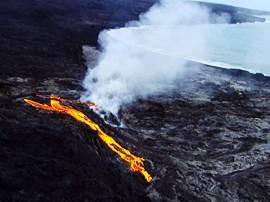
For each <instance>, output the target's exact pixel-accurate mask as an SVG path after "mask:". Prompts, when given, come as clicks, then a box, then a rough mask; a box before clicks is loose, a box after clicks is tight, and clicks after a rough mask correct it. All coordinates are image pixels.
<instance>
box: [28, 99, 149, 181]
mask: <svg viewBox="0 0 270 202" xmlns="http://www.w3.org/2000/svg"><path fill="white" fill-rule="evenodd" d="M24 101H25V102H26V103H28V104H29V105H31V106H33V107H35V108H38V109H43V110H48V111H53V112H58V113H62V114H67V115H69V116H71V117H73V118H74V119H76V120H77V121H79V122H81V123H84V124H86V125H87V126H89V127H90V128H91V129H92V130H93V131H97V133H98V136H99V137H100V139H101V140H102V141H103V142H104V143H105V144H106V145H107V146H108V147H109V148H110V149H111V150H112V151H113V152H115V153H116V154H118V156H120V158H121V159H123V160H124V161H126V162H128V163H129V167H130V170H131V171H133V172H138V173H141V174H142V175H143V176H144V178H145V180H146V181H147V182H151V181H152V177H151V175H150V174H149V173H148V172H147V171H146V170H145V168H144V158H142V157H138V156H135V155H134V154H132V153H131V152H130V151H129V150H127V149H125V148H123V147H122V146H121V145H120V144H118V143H117V142H116V141H115V140H114V139H113V138H112V137H111V136H109V135H107V134H106V133H105V132H104V131H103V130H102V129H101V128H100V127H99V125H98V124H96V123H95V122H93V121H92V120H91V119H90V118H89V117H87V116H86V115H85V114H84V113H82V112H80V111H79V110H77V109H74V108H72V107H69V106H65V105H62V104H61V103H63V102H65V101H67V102H71V103H76V104H78V101H71V100H67V99H63V98H60V97H57V96H51V100H50V104H51V105H46V104H41V103H38V102H35V101H32V100H29V99H24ZM86 105H88V106H89V107H96V105H95V104H94V103H86Z"/></svg>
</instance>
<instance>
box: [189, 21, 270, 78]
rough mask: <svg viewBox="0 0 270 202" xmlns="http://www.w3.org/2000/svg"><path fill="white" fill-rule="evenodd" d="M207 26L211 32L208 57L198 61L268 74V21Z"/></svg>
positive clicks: (269, 61) (269, 34)
mask: <svg viewBox="0 0 270 202" xmlns="http://www.w3.org/2000/svg"><path fill="white" fill-rule="evenodd" d="M207 26H208V28H207V29H209V31H210V33H213V34H212V35H208V38H207V41H208V53H207V57H201V58H200V56H198V57H197V59H198V61H201V62H203V63H207V64H211V65H215V66H220V67H225V68H239V69H245V70H248V71H250V72H253V73H263V74H266V75H270V57H269V53H270V23H244V24H236V25H228V24H223V25H207ZM194 58H196V55H195V56H194Z"/></svg>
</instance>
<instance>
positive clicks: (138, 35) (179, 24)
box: [82, 0, 209, 114]
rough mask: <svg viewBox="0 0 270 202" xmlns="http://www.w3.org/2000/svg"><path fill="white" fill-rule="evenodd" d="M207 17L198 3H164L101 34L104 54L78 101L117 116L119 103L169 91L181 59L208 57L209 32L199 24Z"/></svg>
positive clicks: (178, 73)
mask: <svg viewBox="0 0 270 202" xmlns="http://www.w3.org/2000/svg"><path fill="white" fill-rule="evenodd" d="M208 18H209V16H208V11H207V9H205V8H202V7H199V6H198V5H195V4H192V3H188V2H183V1H180V0H162V1H161V2H160V3H158V4H156V5H154V6H153V7H152V8H151V9H150V10H149V11H148V12H147V13H145V14H143V15H142V16H141V17H140V20H139V21H138V22H130V23H128V25H127V26H126V27H125V28H121V29H113V30H106V31H103V32H102V33H101V34H100V36H99V43H100V45H101V47H102V54H101V55H100V57H99V60H98V64H97V65H96V66H95V68H89V70H88V73H87V76H86V78H85V80H84V82H83V85H84V87H85V88H86V89H87V92H86V93H85V94H84V95H83V97H82V100H84V101H85V100H87V101H89V100H90V101H93V102H95V103H97V104H98V105H99V106H102V108H103V109H104V110H108V111H111V112H112V113H114V114H117V112H118V110H119V108H120V106H121V105H124V104H128V103H130V102H132V101H134V100H135V99H136V98H138V97H145V96H149V95H153V94H155V93H160V92H163V91H166V90H168V89H169V88H170V87H171V86H173V85H174V84H175V81H176V80H179V79H181V75H182V73H183V71H185V66H186V60H185V59H187V58H190V57H191V55H203V54H205V53H207V51H206V49H205V47H206V44H205V43H206V40H205V36H206V35H207V30H206V29H203V26H202V29H198V26H201V25H199V24H201V23H207V22H208ZM198 30H200V31H198Z"/></svg>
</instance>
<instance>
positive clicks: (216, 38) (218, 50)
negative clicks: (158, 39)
mask: <svg viewBox="0 0 270 202" xmlns="http://www.w3.org/2000/svg"><path fill="white" fill-rule="evenodd" d="M162 29H169V27H158V26H156V27H153V26H145V27H140V28H123V29H122V30H121V31H120V32H119V30H118V32H117V33H114V32H113V31H112V32H111V33H110V35H111V37H113V38H115V39H116V40H118V41H119V42H122V43H125V44H126V45H127V46H132V47H136V48H141V49H144V50H145V51H150V52H154V53H157V54H162V55H168V56H170V57H179V56H181V57H185V58H188V59H191V60H194V61H197V62H201V63H204V64H209V65H213V66H219V67H224V68H236V69H244V70H248V71H249V72H252V73H263V74H265V75H270V57H269V53H270V23H269V22H268V21H267V22H266V23H243V24H205V25H198V26H193V27H192V31H191V32H193V33H194V32H196V33H202V34H203V35H204V43H205V45H206V48H205V51H204V52H202V51H185V50H183V49H184V48H185V47H186V46H187V44H186V42H187V43H188V41H189V42H190V44H192V43H193V40H194V39H192V38H190V39H187V40H186V42H185V46H184V47H183V46H182V44H181V42H183V41H182V40H178V39H176V38H174V39H172V40H175V41H178V42H179V41H181V42H180V43H178V45H177V46H175V45H174V46H173V47H172V46H164V43H152V41H151V40H149V41H145V40H143V38H140V37H134V38H132V40H129V41H123V39H125V38H127V37H125V36H126V35H131V34H132V33H133V34H134V36H138V35H140V34H141V33H142V32H144V33H149V34H151V35H152V34H153V33H160V32H161V31H160V30H162ZM172 29H173V28H172ZM174 37H177V34H176V35H175V36H174ZM183 53H184V54H183Z"/></svg>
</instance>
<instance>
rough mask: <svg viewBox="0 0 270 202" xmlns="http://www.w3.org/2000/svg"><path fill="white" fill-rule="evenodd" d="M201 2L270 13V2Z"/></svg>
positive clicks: (269, 0) (223, 0)
mask: <svg viewBox="0 0 270 202" xmlns="http://www.w3.org/2000/svg"><path fill="white" fill-rule="evenodd" d="M201 1H206V2H214V3H222V4H229V5H233V6H240V7H245V8H253V9H259V10H266V11H270V0H201Z"/></svg>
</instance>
